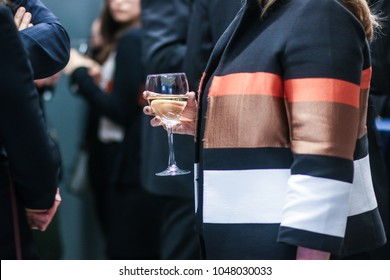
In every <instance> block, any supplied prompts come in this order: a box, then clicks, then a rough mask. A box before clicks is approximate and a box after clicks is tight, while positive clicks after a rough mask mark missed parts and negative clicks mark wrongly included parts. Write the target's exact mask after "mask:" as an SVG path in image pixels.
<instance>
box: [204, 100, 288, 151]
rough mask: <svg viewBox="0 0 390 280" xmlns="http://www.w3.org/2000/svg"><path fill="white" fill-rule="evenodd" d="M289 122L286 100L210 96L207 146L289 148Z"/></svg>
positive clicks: (206, 132) (206, 135)
mask: <svg viewBox="0 0 390 280" xmlns="http://www.w3.org/2000/svg"><path fill="white" fill-rule="evenodd" d="M287 123H288V122H287V117H286V109H285V104H284V99H283V98H276V97H270V96H262V95H246V96H245V95H229V96H217V97H215V96H214V97H209V105H208V110H207V119H206V129H205V138H204V147H205V148H236V147H242V148H256V147H288V146H289V140H288V128H287Z"/></svg>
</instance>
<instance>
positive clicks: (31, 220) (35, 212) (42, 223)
mask: <svg viewBox="0 0 390 280" xmlns="http://www.w3.org/2000/svg"><path fill="white" fill-rule="evenodd" d="M60 203H61V196H60V189H59V188H57V193H56V196H55V199H54V204H53V206H52V207H51V208H50V209H46V210H40V209H28V208H26V215H27V222H28V224H29V225H30V228H31V229H37V230H40V231H45V230H46V229H47V227H48V226H49V224H50V222H51V221H52V219H53V217H54V215H55V213H56V212H57V208H58V206H59V205H60Z"/></svg>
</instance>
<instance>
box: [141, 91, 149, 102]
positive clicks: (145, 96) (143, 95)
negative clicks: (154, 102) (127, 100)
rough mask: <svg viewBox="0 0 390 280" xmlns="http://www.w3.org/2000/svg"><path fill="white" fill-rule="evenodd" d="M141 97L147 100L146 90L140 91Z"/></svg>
mask: <svg viewBox="0 0 390 280" xmlns="http://www.w3.org/2000/svg"><path fill="white" fill-rule="evenodd" d="M142 97H143V98H144V99H145V100H148V92H147V91H144V92H143V93H142Z"/></svg>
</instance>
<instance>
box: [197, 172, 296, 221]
mask: <svg viewBox="0 0 390 280" xmlns="http://www.w3.org/2000/svg"><path fill="white" fill-rule="evenodd" d="M289 176H290V170H289V169H276V170H270V169H267V170H238V171H237V170H235V171H209V170H206V171H204V200H203V201H204V202H203V203H204V204H203V221H204V222H205V223H280V221H281V214H282V208H283V205H284V201H285V195H286V191H287V181H288V178H289Z"/></svg>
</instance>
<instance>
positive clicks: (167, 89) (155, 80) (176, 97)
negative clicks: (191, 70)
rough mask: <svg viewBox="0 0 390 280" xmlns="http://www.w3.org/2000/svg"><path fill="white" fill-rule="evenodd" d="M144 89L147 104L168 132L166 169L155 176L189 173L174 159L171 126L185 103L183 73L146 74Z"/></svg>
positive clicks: (185, 92)
mask: <svg viewBox="0 0 390 280" xmlns="http://www.w3.org/2000/svg"><path fill="white" fill-rule="evenodd" d="M145 91H146V93H147V99H148V102H149V106H150V107H151V108H152V110H153V112H154V114H155V115H156V116H158V117H160V118H161V120H162V122H163V123H164V124H165V126H166V129H167V132H168V147H169V158H168V167H167V169H166V170H164V171H162V172H159V173H156V175H157V176H176V175H184V174H188V173H190V171H188V170H183V169H180V168H179V167H178V166H177V163H176V160H175V153H174V149H173V132H172V127H173V126H174V125H175V124H176V123H177V122H178V121H179V119H180V116H181V114H182V113H183V110H184V108H185V107H186V104H187V98H188V95H187V93H188V81H187V77H186V74H185V73H166V74H153V75H148V76H147V78H146V85H145Z"/></svg>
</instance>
